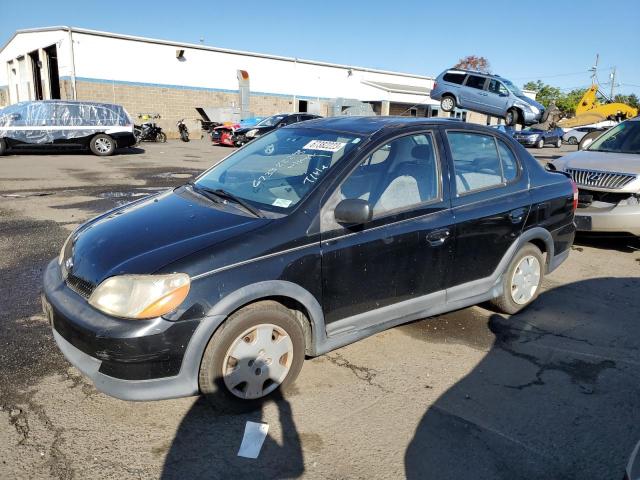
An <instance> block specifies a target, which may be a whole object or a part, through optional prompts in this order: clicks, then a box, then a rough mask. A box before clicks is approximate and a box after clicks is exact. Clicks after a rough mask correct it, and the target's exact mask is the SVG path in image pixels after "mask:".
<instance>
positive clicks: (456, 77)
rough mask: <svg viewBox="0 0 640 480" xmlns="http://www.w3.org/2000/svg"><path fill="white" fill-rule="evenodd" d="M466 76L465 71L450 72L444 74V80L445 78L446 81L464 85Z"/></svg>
mask: <svg viewBox="0 0 640 480" xmlns="http://www.w3.org/2000/svg"><path fill="white" fill-rule="evenodd" d="M466 76H467V75H466V74H465V73H456V72H448V73H445V74H444V76H443V77H442V80H444V81H445V82H449V83H455V84H457V85H462V83H463V82H464V78H465V77H466Z"/></svg>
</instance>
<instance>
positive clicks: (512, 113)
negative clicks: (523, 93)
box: [504, 108, 518, 127]
mask: <svg viewBox="0 0 640 480" xmlns="http://www.w3.org/2000/svg"><path fill="white" fill-rule="evenodd" d="M504 123H505V124H506V125H508V126H510V127H515V126H516V125H517V124H518V111H517V110H516V109H515V108H510V109H509V110H507V114H506V115H505V117H504Z"/></svg>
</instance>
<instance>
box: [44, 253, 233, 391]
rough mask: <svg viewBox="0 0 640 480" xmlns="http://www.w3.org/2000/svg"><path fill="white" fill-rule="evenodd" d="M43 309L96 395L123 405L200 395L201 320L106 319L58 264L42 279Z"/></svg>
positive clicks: (57, 338)
mask: <svg viewBox="0 0 640 480" xmlns="http://www.w3.org/2000/svg"><path fill="white" fill-rule="evenodd" d="M43 309H44V310H45V313H46V314H47V317H48V318H49V320H50V322H51V326H52V329H53V336H54V338H55V341H56V343H57V344H58V347H59V348H60V350H61V351H62V353H63V354H64V356H65V357H66V358H67V360H69V362H70V363H71V364H72V365H73V366H74V367H76V368H77V369H78V370H80V371H81V372H82V373H83V374H84V375H86V376H87V377H89V378H90V379H91V381H92V382H93V383H94V384H95V386H96V388H97V389H98V390H100V391H102V392H104V393H107V394H109V395H111V396H114V397H117V398H121V399H123V400H159V399H164V398H176V397H183V396H189V395H195V394H197V393H198V370H199V366H200V360H201V358H202V352H204V348H205V347H206V342H207V341H208V338H209V337H208V336H207V337H206V339H205V338H201V337H203V335H202V333H199V330H201V329H199V328H198V327H200V326H201V324H202V323H203V322H202V320H201V319H194V320H180V321H176V322H170V321H168V320H164V319H163V318H160V317H159V318H155V319H151V320H124V319H118V318H114V317H110V316H108V315H104V314H102V313H101V312H99V311H97V310H96V309H94V308H93V307H91V306H90V305H89V304H88V302H87V301H86V300H85V299H84V298H83V297H82V296H80V295H79V294H77V293H75V292H74V291H72V290H71V289H70V288H69V287H68V286H67V285H66V283H65V282H64V280H63V279H62V276H61V273H60V267H59V265H58V262H57V260H53V261H51V263H49V265H48V266H47V269H46V271H45V274H44V293H43ZM206 318H207V319H208V320H209V321H211V320H217V319H212V318H210V317H206ZM220 321H222V319H220Z"/></svg>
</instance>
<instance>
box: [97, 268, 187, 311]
mask: <svg viewBox="0 0 640 480" xmlns="http://www.w3.org/2000/svg"><path fill="white" fill-rule="evenodd" d="M190 286H191V279H190V278H189V275H187V274H186V273H172V274H168V275H118V276H115V277H110V278H107V279H106V280H105V281H103V282H102V283H101V284H100V285H98V287H97V288H96V289H95V290H94V291H93V293H92V294H91V297H89V304H90V305H92V306H93V307H95V308H97V309H98V310H100V311H102V312H104V313H107V314H109V315H113V316H116V317H124V318H136V319H143V318H154V317H159V316H161V315H164V314H166V313H169V312H171V311H173V310H175V309H176V308H178V306H179V305H180V304H181V303H182V302H183V301H184V299H185V298H187V294H188V293H189V287H190Z"/></svg>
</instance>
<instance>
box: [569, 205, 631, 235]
mask: <svg viewBox="0 0 640 480" xmlns="http://www.w3.org/2000/svg"><path fill="white" fill-rule="evenodd" d="M575 217H576V226H577V228H578V231H583V232H611V233H630V234H632V235H637V236H640V205H620V204H617V205H613V204H610V203H604V202H594V204H592V205H591V206H589V207H586V208H578V210H576V214H575Z"/></svg>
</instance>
